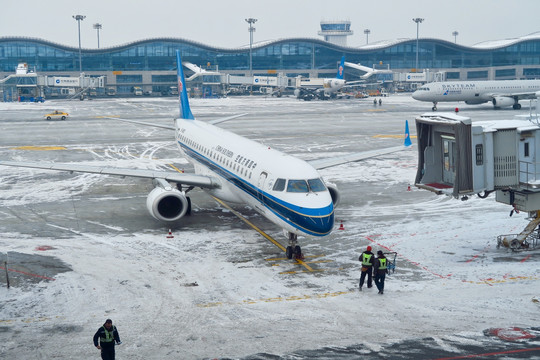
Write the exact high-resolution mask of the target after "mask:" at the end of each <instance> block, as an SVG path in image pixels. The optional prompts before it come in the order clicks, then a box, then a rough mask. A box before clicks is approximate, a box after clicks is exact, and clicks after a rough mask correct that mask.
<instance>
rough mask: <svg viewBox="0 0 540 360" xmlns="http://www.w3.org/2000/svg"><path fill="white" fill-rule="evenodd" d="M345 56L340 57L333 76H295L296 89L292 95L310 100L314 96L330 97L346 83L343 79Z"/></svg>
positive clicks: (324, 98)
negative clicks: (319, 77) (320, 77)
mask: <svg viewBox="0 0 540 360" xmlns="http://www.w3.org/2000/svg"><path fill="white" fill-rule="evenodd" d="M344 63H345V56H343V57H342V58H341V62H340V64H339V67H338V71H337V74H336V77H335V78H324V79H311V78H310V79H302V78H301V77H298V78H297V81H296V89H295V90H294V95H295V96H296V97H297V98H298V99H302V100H306V101H309V100H312V99H315V98H318V99H321V100H326V99H329V98H331V97H332V96H333V95H334V94H335V93H336V92H337V91H338V90H340V89H341V88H343V87H344V86H345V84H346V81H345V79H343V71H344V69H345V68H344Z"/></svg>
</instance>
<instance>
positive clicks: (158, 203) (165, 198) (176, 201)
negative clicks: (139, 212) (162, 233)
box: [146, 187, 189, 221]
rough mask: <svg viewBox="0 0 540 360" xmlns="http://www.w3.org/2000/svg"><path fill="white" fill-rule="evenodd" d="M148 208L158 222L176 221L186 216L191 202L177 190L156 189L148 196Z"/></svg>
mask: <svg viewBox="0 0 540 360" xmlns="http://www.w3.org/2000/svg"><path fill="white" fill-rule="evenodd" d="M146 207H147V209H148V211H149V212H150V215H152V216H153V217H154V218H155V219H157V220H160V221H176V220H178V219H180V218H182V217H183V216H184V215H186V213H187V211H188V209H189V202H188V199H187V198H186V195H184V193H182V192H180V191H179V190H177V189H174V188H167V189H164V188H162V187H156V188H154V190H152V191H151V192H150V194H148V197H147V198H146Z"/></svg>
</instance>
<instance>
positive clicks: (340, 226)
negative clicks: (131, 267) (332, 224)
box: [338, 221, 345, 230]
mask: <svg viewBox="0 0 540 360" xmlns="http://www.w3.org/2000/svg"><path fill="white" fill-rule="evenodd" d="M338 230H345V227H344V226H343V221H341V225H339V229H338Z"/></svg>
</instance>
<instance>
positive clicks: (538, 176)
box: [518, 161, 540, 190]
mask: <svg viewBox="0 0 540 360" xmlns="http://www.w3.org/2000/svg"><path fill="white" fill-rule="evenodd" d="M518 167H519V183H520V184H521V185H522V186H524V187H525V188H526V189H527V190H532V189H540V163H537V162H534V163H533V162H528V161H519V162H518Z"/></svg>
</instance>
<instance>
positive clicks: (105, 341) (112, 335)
mask: <svg viewBox="0 0 540 360" xmlns="http://www.w3.org/2000/svg"><path fill="white" fill-rule="evenodd" d="M98 339H99V345H98ZM115 342H116V344H118V345H120V344H121V343H122V342H121V341H120V335H118V330H116V326H114V325H113V324H112V320H111V319H107V320H106V321H105V324H103V326H102V327H100V328H99V329H98V331H96V334H95V335H94V346H95V347H96V348H98V349H100V350H101V358H102V359H103V360H114V356H115V354H114V345H115Z"/></svg>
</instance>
